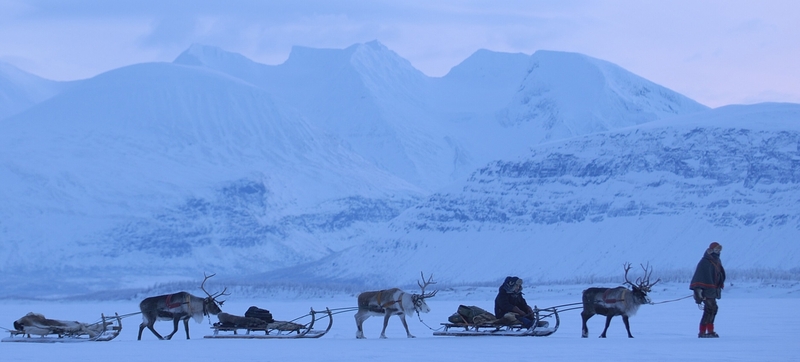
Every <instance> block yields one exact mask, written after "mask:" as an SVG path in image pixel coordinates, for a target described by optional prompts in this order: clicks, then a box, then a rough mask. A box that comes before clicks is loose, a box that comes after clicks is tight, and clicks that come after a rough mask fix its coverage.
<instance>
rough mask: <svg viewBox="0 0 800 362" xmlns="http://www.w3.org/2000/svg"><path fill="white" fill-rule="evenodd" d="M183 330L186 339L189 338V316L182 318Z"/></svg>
mask: <svg viewBox="0 0 800 362" xmlns="http://www.w3.org/2000/svg"><path fill="white" fill-rule="evenodd" d="M183 330H185V331H186V339H189V317H186V318H184V319H183Z"/></svg>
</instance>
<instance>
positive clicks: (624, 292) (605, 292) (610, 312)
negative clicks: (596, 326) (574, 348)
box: [581, 263, 661, 338]
mask: <svg viewBox="0 0 800 362" xmlns="http://www.w3.org/2000/svg"><path fill="white" fill-rule="evenodd" d="M639 265H641V264H639ZM641 266H642V269H644V277H642V278H637V279H636V283H635V284H634V283H631V281H630V280H628V271H630V270H631V264H630V263H625V264H624V265H623V267H624V268H625V284H628V285H630V287H631V288H630V289H628V288H625V287H616V288H589V289H586V290H584V291H583V311H582V312H581V317H582V319H583V331H582V333H581V337H583V338H587V337H588V336H589V328H588V327H587V326H586V322H587V321H588V320H589V318H592V316H594V315H595V314H599V315H604V316H606V327H605V329H603V333H602V334H601V335H600V338H606V331H608V326H609V325H610V324H611V318H614V316H618V315H620V316H622V322H623V323H625V330H627V331H628V338H633V335H631V326H630V323H629V322H628V318H629V317H630V316H632V315H634V314H636V311H638V310H639V306H641V305H642V304H649V303H651V302H650V297H648V296H647V293H649V292H650V289H651V288H652V287H653V286H654V285H656V283H658V282H660V281H661V279H658V280H656V281H655V283H652V284H650V275H651V274H652V273H653V270H652V268H650V265H649V264H648V266H644V265H641Z"/></svg>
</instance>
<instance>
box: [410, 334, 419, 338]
mask: <svg viewBox="0 0 800 362" xmlns="http://www.w3.org/2000/svg"><path fill="white" fill-rule="evenodd" d="M408 338H417V337H416V336H412V335H410V334H409V335H408Z"/></svg>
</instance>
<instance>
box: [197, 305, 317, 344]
mask: <svg viewBox="0 0 800 362" xmlns="http://www.w3.org/2000/svg"><path fill="white" fill-rule="evenodd" d="M251 309H252V307H251ZM261 311H264V310H263V309H262V310H261ZM266 312H267V314H268V313H269V311H266ZM218 317H219V320H220V321H219V322H217V323H214V325H213V326H211V329H212V330H213V331H214V334H212V335H210V336H205V337H204V338H218V339H281V338H284V339H292V338H319V337H322V336H324V335H325V333H328V331H330V330H331V326H333V314H332V313H331V310H330V309H328V308H325V311H315V310H314V309H313V308H312V309H311V311H310V312H309V313H308V314H305V315H303V316H300V317H298V318H295V319H293V320H291V321H276V320H272V316H271V315H269V318H256V317H248V316H247V315H245V316H244V317H240V316H235V315H231V314H227V313H220V314H219V315H218ZM325 318H327V319H328V326H327V327H326V328H325V329H324V330H321V329H314V325H315V324H316V322H317V321H318V320H321V319H325ZM268 321H269V322H268ZM303 321H307V322H306V323H303ZM220 332H222V333H220ZM240 332H242V333H240ZM262 332H263V334H262Z"/></svg>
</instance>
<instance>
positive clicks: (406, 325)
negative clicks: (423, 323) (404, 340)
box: [400, 314, 417, 338]
mask: <svg viewBox="0 0 800 362" xmlns="http://www.w3.org/2000/svg"><path fill="white" fill-rule="evenodd" d="M400 320H401V321H403V327H405V328H406V337H408V338H417V337H415V336H413V335H412V334H411V332H409V331H408V323H406V315H405V314H400Z"/></svg>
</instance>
